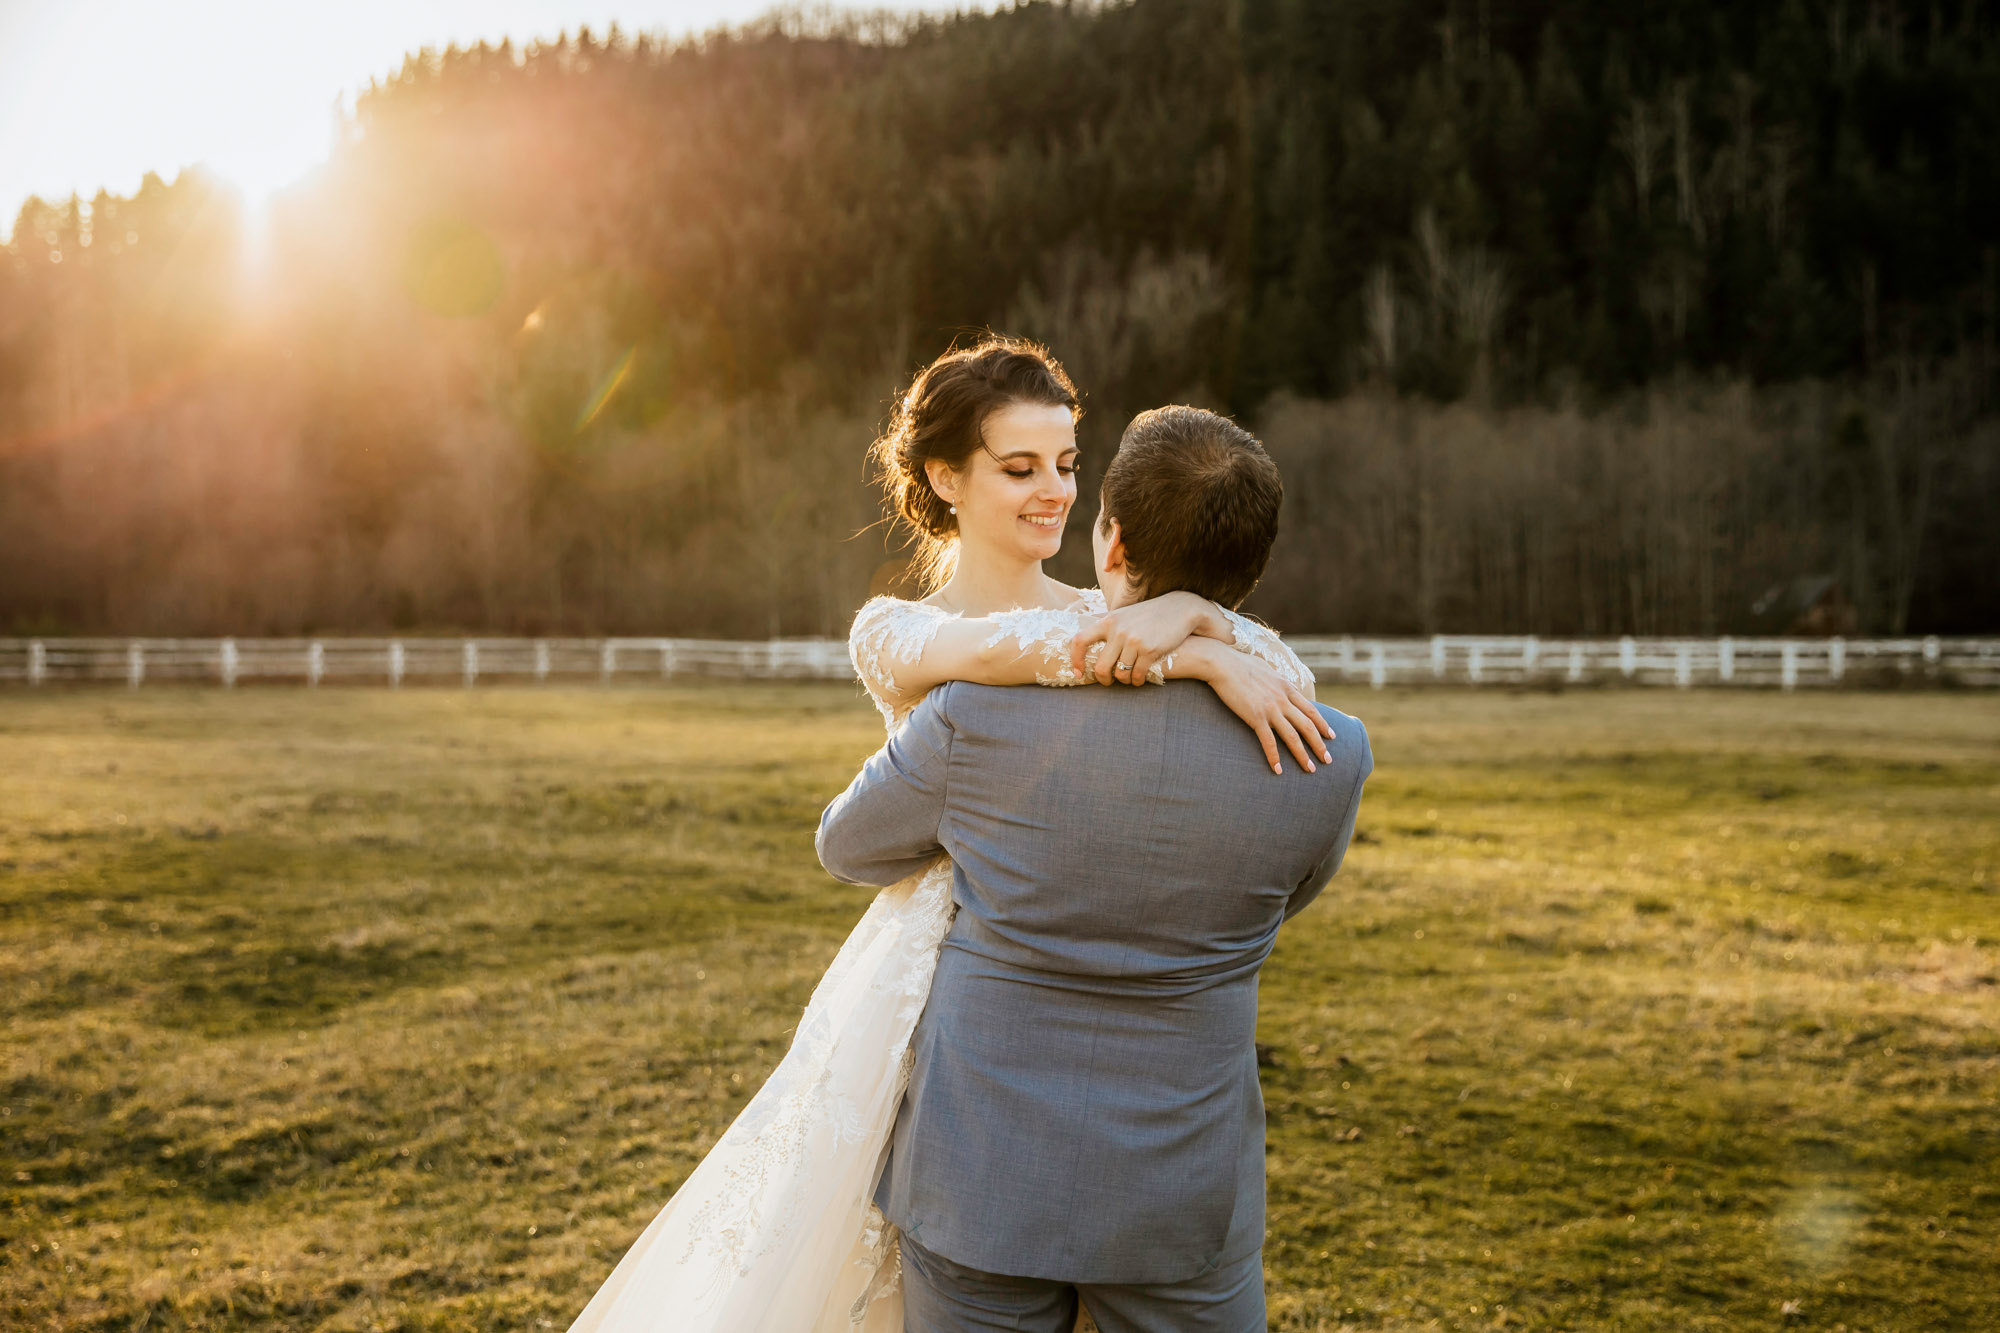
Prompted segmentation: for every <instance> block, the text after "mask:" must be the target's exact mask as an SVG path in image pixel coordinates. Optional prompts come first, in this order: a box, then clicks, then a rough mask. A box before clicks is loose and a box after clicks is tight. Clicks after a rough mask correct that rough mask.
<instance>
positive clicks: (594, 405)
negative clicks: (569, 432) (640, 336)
mask: <svg viewBox="0 0 2000 1333" xmlns="http://www.w3.org/2000/svg"><path fill="white" fill-rule="evenodd" d="M638 352H639V345H638V344H637V343H634V344H633V345H632V346H630V347H628V348H626V349H625V355H623V356H621V357H619V358H618V361H617V364H615V365H613V366H612V367H611V370H610V373H608V374H606V375H605V377H604V378H603V379H602V380H601V381H599V383H598V385H597V392H596V393H594V394H592V395H591V396H590V401H589V402H588V403H585V404H584V407H583V411H582V412H581V413H579V414H578V415H577V418H576V430H577V433H578V434H579V435H581V434H582V433H583V432H584V431H585V430H587V429H588V428H589V426H590V423H591V422H593V421H595V420H597V418H598V415H599V414H600V413H602V412H603V411H604V405H605V404H606V403H609V402H610V401H611V396H612V395H613V394H615V393H617V392H618V386H619V385H621V384H623V383H624V382H625V377H626V376H628V375H630V374H631V373H632V358H633V357H635V356H637V355H638Z"/></svg>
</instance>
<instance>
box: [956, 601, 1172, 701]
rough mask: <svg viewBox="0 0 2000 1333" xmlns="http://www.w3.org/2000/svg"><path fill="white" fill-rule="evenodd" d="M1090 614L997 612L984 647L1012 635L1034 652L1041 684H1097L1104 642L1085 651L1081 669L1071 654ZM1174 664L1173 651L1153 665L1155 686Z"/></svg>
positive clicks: (1019, 644) (1022, 648)
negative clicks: (1098, 657) (1096, 678)
mask: <svg viewBox="0 0 2000 1333" xmlns="http://www.w3.org/2000/svg"><path fill="white" fill-rule="evenodd" d="M1086 605H1087V604H1086ZM1089 614H1091V611H1090V610H1088V609H1086V610H1083V611H1077V610H1064V611H1049V610H1042V609H1039V608H1035V609H1028V610H1021V611H996V612H994V613H993V614H992V615H990V616H988V617H986V619H987V620H988V621H990V622H991V623H992V625H993V627H994V628H993V634H992V636H991V637H990V638H988V639H987V640H986V642H985V644H984V645H983V646H984V647H987V648H997V647H999V646H1000V644H1001V643H1003V642H1005V641H1006V640H1007V639H1010V638H1011V639H1012V640H1013V641H1014V647H1015V648H1017V649H1018V650H1020V651H1021V652H1023V653H1032V654H1034V655H1035V657H1036V661H1035V683H1036V684H1037V685H1094V684H1096V681H1095V680H1094V679H1093V678H1092V675H1091V673H1093V672H1094V671H1096V669H1097V655H1098V654H1099V653H1100V652H1102V651H1103V650H1104V645H1103V644H1101V643H1093V644H1091V645H1090V649H1089V651H1088V652H1086V653H1085V654H1084V658H1083V670H1082V671H1081V672H1079V671H1078V670H1077V669H1076V667H1075V666H1074V665H1073V663H1072V661H1071V657H1070V640H1071V639H1074V638H1075V637H1076V635H1077V631H1079V630H1081V629H1082V628H1083V621H1084V617H1085V616H1087V615H1089ZM1172 665H1173V654H1171V653H1169V654H1168V655H1167V656H1166V657H1164V658H1162V659H1161V660H1160V661H1158V662H1155V663H1154V664H1153V667H1152V670H1150V671H1148V672H1147V673H1146V679H1147V680H1149V681H1151V682H1152V683H1153V684H1155V685H1158V684H1161V683H1162V682H1164V681H1165V680H1166V674H1165V672H1166V668H1167V667H1170V666H1172Z"/></svg>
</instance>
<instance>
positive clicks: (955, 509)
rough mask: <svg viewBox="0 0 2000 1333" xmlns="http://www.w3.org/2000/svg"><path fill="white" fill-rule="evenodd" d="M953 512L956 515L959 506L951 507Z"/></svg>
mask: <svg viewBox="0 0 2000 1333" xmlns="http://www.w3.org/2000/svg"><path fill="white" fill-rule="evenodd" d="M951 512H952V513H954V514H956V513H957V512H958V506H957V505H953V506H952V507H951Z"/></svg>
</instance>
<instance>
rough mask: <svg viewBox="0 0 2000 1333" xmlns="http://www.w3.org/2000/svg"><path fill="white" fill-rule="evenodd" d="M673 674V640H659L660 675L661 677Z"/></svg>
mask: <svg viewBox="0 0 2000 1333" xmlns="http://www.w3.org/2000/svg"><path fill="white" fill-rule="evenodd" d="M673 674H674V641H673V640H672V639H661V640H660V675H661V677H662V678H665V677H667V676H671V675H673Z"/></svg>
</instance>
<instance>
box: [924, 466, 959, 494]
mask: <svg viewBox="0 0 2000 1333" xmlns="http://www.w3.org/2000/svg"><path fill="white" fill-rule="evenodd" d="M924 476H925V477H927V478H929V479H930V483H931V489H932V490H933V491H935V492H937V497H938V499H940V500H942V501H944V502H945V503H946V504H948V505H955V504H957V503H958V474H957V473H956V472H954V471H952V467H951V464H949V463H947V462H945V461H944V460H943V459H942V458H926V459H925V460H924Z"/></svg>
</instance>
